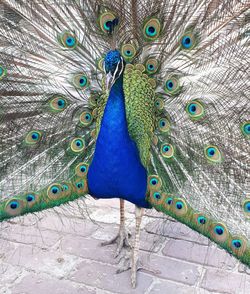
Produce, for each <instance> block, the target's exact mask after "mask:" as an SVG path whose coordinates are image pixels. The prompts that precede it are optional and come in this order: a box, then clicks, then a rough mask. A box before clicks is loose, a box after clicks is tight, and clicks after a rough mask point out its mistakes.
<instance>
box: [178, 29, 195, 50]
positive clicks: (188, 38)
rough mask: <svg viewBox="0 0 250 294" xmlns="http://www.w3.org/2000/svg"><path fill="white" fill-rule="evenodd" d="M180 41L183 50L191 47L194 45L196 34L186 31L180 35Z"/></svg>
mask: <svg viewBox="0 0 250 294" xmlns="http://www.w3.org/2000/svg"><path fill="white" fill-rule="evenodd" d="M180 43H181V48H182V49H184V50H190V49H193V48H194V46H195V45H196V36H195V35H194V34H193V33H192V32H187V33H185V34H184V35H183V36H182V37H181V39H180Z"/></svg>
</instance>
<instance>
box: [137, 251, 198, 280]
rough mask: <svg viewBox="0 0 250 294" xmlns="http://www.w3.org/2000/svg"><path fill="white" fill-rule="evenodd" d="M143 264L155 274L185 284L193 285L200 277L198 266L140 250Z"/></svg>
mask: <svg viewBox="0 0 250 294" xmlns="http://www.w3.org/2000/svg"><path fill="white" fill-rule="evenodd" d="M140 255H141V261H142V263H143V265H144V266H146V267H149V268H150V269H151V270H152V271H155V272H156V273H155V274H154V275H155V276H157V277H159V278H164V279H168V280H172V281H176V282H180V283H184V284H187V285H194V284H195V283H196V282H197V280H198V279H199V277H200V273H199V267H198V266H196V265H194V264H190V263H186V262H183V261H177V260H173V259H171V258H168V257H162V256H158V255H155V254H148V253H143V252H141V254H140Z"/></svg>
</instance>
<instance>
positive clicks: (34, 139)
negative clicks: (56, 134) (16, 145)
mask: <svg viewBox="0 0 250 294" xmlns="http://www.w3.org/2000/svg"><path fill="white" fill-rule="evenodd" d="M42 136H43V133H42V132H41V131H38V130H32V131H30V132H28V134H27V135H26V137H25V140H24V141H25V143H26V144H27V145H30V146H32V145H36V144H38V143H39V142H40V141H41V139H42Z"/></svg>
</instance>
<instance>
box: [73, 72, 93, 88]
mask: <svg viewBox="0 0 250 294" xmlns="http://www.w3.org/2000/svg"><path fill="white" fill-rule="evenodd" d="M73 85H74V86H75V87H76V88H77V89H81V90H84V89H86V88H88V86H89V80H88V77H87V76H86V75H85V74H84V73H79V74H76V75H75V76H74V77H73Z"/></svg>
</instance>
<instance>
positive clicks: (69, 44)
mask: <svg viewBox="0 0 250 294" xmlns="http://www.w3.org/2000/svg"><path fill="white" fill-rule="evenodd" d="M58 41H59V43H60V44H61V45H62V46H63V47H65V48H67V49H74V48H75V47H76V46H77V39H76V36H75V35H74V34H73V33H71V32H69V31H64V32H62V33H61V34H59V35H58Z"/></svg>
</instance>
